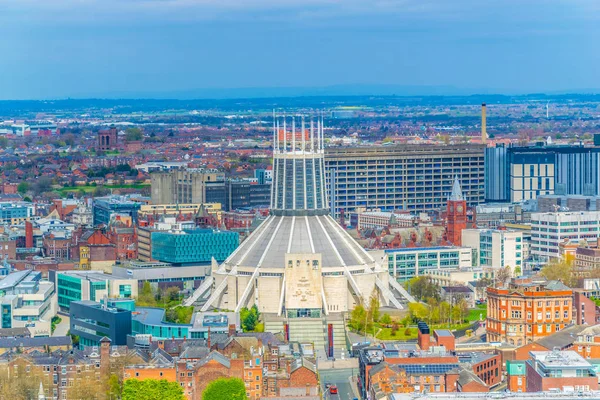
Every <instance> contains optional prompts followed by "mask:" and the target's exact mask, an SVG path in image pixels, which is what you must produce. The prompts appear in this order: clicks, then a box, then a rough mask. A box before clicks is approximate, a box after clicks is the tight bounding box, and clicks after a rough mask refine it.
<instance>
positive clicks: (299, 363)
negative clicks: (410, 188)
mask: <svg viewBox="0 0 600 400" xmlns="http://www.w3.org/2000/svg"><path fill="white" fill-rule="evenodd" d="M302 367H305V368H307V369H308V370H309V371H312V372H314V373H315V374H316V373H317V367H316V366H315V363H314V362H312V361H310V360H309V359H307V358H306V357H300V358H297V359H295V360H294V361H293V363H292V372H294V371H296V370H297V369H299V368H302Z"/></svg>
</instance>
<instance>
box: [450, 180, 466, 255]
mask: <svg viewBox="0 0 600 400" xmlns="http://www.w3.org/2000/svg"><path fill="white" fill-rule="evenodd" d="M446 216H447V217H446V220H447V224H446V231H447V236H448V241H449V242H451V243H452V244H453V245H454V246H460V245H461V243H462V240H461V236H462V230H463V229H466V228H467V202H466V200H465V199H464V197H463V194H462V191H461V189H460V183H459V182H458V176H456V177H455V178H454V185H453V186H452V194H451V195H450V198H448V202H447V203H446Z"/></svg>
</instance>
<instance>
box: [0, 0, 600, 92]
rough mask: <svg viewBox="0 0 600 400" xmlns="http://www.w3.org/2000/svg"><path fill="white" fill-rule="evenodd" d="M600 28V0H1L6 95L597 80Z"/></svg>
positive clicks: (521, 86) (518, 85)
mask: <svg viewBox="0 0 600 400" xmlns="http://www.w3.org/2000/svg"><path fill="white" fill-rule="evenodd" d="M599 39H600V1H598V0H478V1H474V0H302V1H300V0H0V99H49V98H51V99H53V98H65V97H75V98H85V97H171V98H172V97H178V96H182V97H185V96H194V95H197V96H198V97H202V94H203V93H205V94H207V93H211V94H214V93H218V91H219V90H221V89H237V88H244V89H246V90H247V92H248V93H251V92H252V91H253V90H255V89H258V88H321V89H323V88H325V91H326V90H327V88H330V89H331V90H333V91H334V89H332V88H335V87H340V86H345V87H356V86H360V87H363V88H367V89H366V90H373V91H378V90H380V89H381V88H385V87H392V86H393V87H397V90H398V91H399V93H397V94H403V93H401V92H402V90H403V89H402V88H403V87H405V88H410V89H406V90H407V93H406V94H415V93H408V92H409V91H412V92H415V91H416V92H418V91H419V90H421V89H420V88H423V92H424V94H425V92H427V91H428V90H430V89H431V88H436V87H439V88H444V90H446V91H448V92H452V91H456V92H457V93H458V92H460V93H461V94H463V93H469V92H472V93H481V92H493V93H505V94H519V93H532V92H536V93H540V92H556V91H596V92H598V91H600V73H598V71H599V70H600V69H599V65H600V45H599V43H600V41H599ZM428 88H429V89H428ZM595 89H598V90H595ZM203 90H204V91H203ZM224 93H226V92H224ZM224 96H226V94H225V95H224Z"/></svg>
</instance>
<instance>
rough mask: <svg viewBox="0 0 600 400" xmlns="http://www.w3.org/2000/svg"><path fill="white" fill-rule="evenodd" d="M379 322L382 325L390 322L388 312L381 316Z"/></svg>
mask: <svg viewBox="0 0 600 400" xmlns="http://www.w3.org/2000/svg"><path fill="white" fill-rule="evenodd" d="M381 323H382V324H383V325H389V324H391V323H392V318H391V317H390V314H388V313H385V314H383V315H382V316H381Z"/></svg>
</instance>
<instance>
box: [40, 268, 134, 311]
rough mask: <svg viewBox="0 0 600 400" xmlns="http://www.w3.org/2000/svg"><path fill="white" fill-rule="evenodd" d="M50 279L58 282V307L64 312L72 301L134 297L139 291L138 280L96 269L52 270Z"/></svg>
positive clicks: (97, 300)
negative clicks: (119, 276) (104, 272)
mask: <svg viewBox="0 0 600 400" xmlns="http://www.w3.org/2000/svg"><path fill="white" fill-rule="evenodd" d="M50 280H53V281H54V282H56V288H57V290H56V292H57V301H58V308H59V310H61V311H63V312H69V309H70V306H71V302H72V301H81V300H91V301H96V302H99V301H100V300H101V299H103V298H104V297H105V296H106V297H114V298H132V297H137V293H138V283H137V280H135V279H124V278H117V277H114V276H112V275H108V274H103V273H101V272H96V271H61V272H58V271H50Z"/></svg>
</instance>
